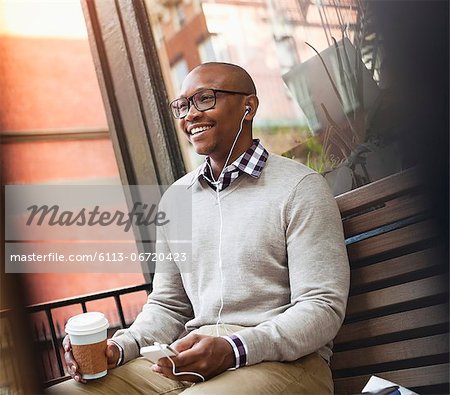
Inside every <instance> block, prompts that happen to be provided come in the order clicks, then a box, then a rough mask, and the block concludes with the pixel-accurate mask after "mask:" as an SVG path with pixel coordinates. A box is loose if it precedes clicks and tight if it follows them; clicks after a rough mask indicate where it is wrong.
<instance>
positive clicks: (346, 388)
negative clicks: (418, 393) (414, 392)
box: [334, 363, 450, 395]
mask: <svg viewBox="0 0 450 395" xmlns="http://www.w3.org/2000/svg"><path fill="white" fill-rule="evenodd" d="M449 369H450V365H449V364H448V363H443V364H439V365H434V366H423V367H420V368H411V369H403V370H396V371H392V372H382V373H376V376H378V377H381V378H383V379H386V380H389V381H392V382H394V383H398V384H400V385H402V386H403V387H407V388H413V387H422V386H427V385H439V384H446V383H448V372H449ZM369 379H370V375H363V376H356V377H351V378H342V379H336V380H335V381H334V382H335V388H334V389H335V393H336V395H340V394H342V395H346V394H356V393H358V392H361V390H362V389H363V388H364V386H365V385H366V383H367V382H368V381H369Z"/></svg>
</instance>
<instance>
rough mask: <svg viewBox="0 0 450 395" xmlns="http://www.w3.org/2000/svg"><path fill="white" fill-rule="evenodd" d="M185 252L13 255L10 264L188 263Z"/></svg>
mask: <svg viewBox="0 0 450 395" xmlns="http://www.w3.org/2000/svg"><path fill="white" fill-rule="evenodd" d="M186 259H187V255H186V253H185V252H180V253H178V252H174V253H163V252H159V253H157V252H131V253H123V252H94V253H91V254H60V253H56V252H50V253H48V254H36V253H31V254H11V255H10V262H12V263H13V262H161V261H171V262H186Z"/></svg>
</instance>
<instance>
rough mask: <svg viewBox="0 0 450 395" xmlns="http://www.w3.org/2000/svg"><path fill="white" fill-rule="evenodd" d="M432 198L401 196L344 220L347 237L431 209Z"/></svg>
mask: <svg viewBox="0 0 450 395" xmlns="http://www.w3.org/2000/svg"><path fill="white" fill-rule="evenodd" d="M430 205H431V203H430V200H429V199H426V198H425V196H423V195H418V196H411V197H409V196H407V197H405V196H401V197H399V198H396V199H393V200H390V201H388V202H386V203H385V204H384V206H383V207H380V208H377V209H376V210H373V211H370V212H368V213H364V214H361V215H358V216H355V217H353V218H350V219H348V220H344V221H343V225H344V233H345V237H350V236H354V235H357V234H360V233H363V232H367V231H369V230H372V229H376V228H378V227H380V226H383V225H386V224H390V223H393V222H396V221H400V220H402V219H405V218H408V217H412V216H414V215H418V214H421V213H423V212H425V211H427V210H429V209H430Z"/></svg>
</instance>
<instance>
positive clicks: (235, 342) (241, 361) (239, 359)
mask: <svg viewBox="0 0 450 395" xmlns="http://www.w3.org/2000/svg"><path fill="white" fill-rule="evenodd" d="M222 337H223V338H224V339H225V340H226V341H227V342H228V343H230V345H231V347H232V348H233V352H234V356H235V360H236V364H235V367H234V369H238V368H241V367H242V366H245V365H247V354H248V351H247V345H246V344H245V343H244V340H243V339H242V338H241V337H240V336H239V335H237V334H234V335H231V336H222Z"/></svg>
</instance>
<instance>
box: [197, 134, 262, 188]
mask: <svg viewBox="0 0 450 395" xmlns="http://www.w3.org/2000/svg"><path fill="white" fill-rule="evenodd" d="M268 157H269V153H268V152H267V150H266V149H265V148H264V146H263V145H262V144H261V142H260V141H259V139H254V140H253V144H252V146H251V147H250V148H249V149H248V150H247V151H245V152H244V153H243V154H242V155H241V156H239V158H237V159H236V160H235V161H234V162H233V163H231V164H229V165H228V166H227V167H226V168H225V169H224V171H223V173H222V175H221V176H220V178H219V180H218V181H219V184H218V185H219V191H223V190H224V189H225V188H227V187H229V186H230V185H231V183H232V182H233V181H235V180H236V179H237V178H238V177H239V176H241V175H242V174H243V173H247V174H248V175H250V176H252V177H255V178H258V177H259V176H260V175H261V172H262V170H263V168H264V166H265V164H266V161H267V158H268ZM197 178H198V179H200V178H203V179H205V181H206V182H208V184H209V186H210V187H212V188H214V189H216V187H215V186H214V185H213V184H212V180H213V177H212V174H211V164H210V159H209V157H207V158H206V159H205V162H204V163H203V166H202V167H201V168H200V170H199V173H198V176H197Z"/></svg>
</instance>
